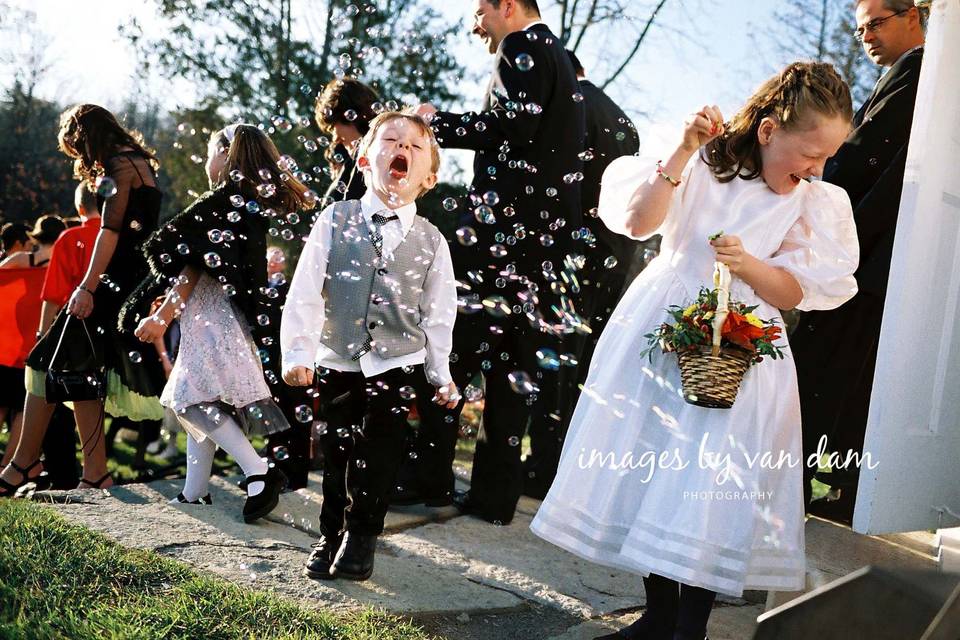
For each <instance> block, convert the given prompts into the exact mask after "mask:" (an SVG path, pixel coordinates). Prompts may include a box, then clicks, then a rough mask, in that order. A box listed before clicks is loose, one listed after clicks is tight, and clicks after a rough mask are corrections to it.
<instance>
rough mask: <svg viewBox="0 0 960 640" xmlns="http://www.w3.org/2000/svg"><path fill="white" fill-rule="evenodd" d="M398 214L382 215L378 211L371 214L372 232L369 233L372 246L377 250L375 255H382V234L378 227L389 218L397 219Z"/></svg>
mask: <svg viewBox="0 0 960 640" xmlns="http://www.w3.org/2000/svg"><path fill="white" fill-rule="evenodd" d="M399 219H400V216H398V215H396V214H393V215H389V216H385V215H382V214H380V213H375V214H373V232H372V233H371V234H370V242H372V243H373V248H374V250H375V251H376V252H377V257H378V258H382V257H383V234H382V233H381V232H380V227H382V226H383V225H385V224H387V223H388V222H390V221H391V220H399Z"/></svg>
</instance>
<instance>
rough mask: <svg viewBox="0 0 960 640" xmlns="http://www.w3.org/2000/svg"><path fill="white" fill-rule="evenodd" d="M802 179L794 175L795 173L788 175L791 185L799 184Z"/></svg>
mask: <svg viewBox="0 0 960 640" xmlns="http://www.w3.org/2000/svg"><path fill="white" fill-rule="evenodd" d="M802 179H803V178H801V177H800V176H798V175H797V174H795V173H791V174H790V180H791V181H792V182H793V184H800V180H802Z"/></svg>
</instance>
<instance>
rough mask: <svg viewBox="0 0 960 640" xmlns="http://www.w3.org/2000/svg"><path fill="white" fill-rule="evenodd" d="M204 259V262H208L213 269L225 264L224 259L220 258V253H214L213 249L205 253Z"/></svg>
mask: <svg viewBox="0 0 960 640" xmlns="http://www.w3.org/2000/svg"><path fill="white" fill-rule="evenodd" d="M203 261H204V262H205V263H206V265H207V266H208V267H210V268H211V269H216V268H217V267H219V266H220V265H221V264H223V260H221V259H220V256H219V255H218V254H216V253H214V252H213V251H211V252H209V253H205V254H204V255H203Z"/></svg>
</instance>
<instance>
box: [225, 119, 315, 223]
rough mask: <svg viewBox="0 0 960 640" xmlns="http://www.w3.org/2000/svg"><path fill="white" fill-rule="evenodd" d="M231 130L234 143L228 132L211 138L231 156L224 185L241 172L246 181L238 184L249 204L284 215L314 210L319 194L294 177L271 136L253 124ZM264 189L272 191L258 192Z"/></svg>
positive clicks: (242, 179) (237, 182)
mask: <svg viewBox="0 0 960 640" xmlns="http://www.w3.org/2000/svg"><path fill="white" fill-rule="evenodd" d="M230 127H232V128H233V136H232V138H233V139H232V140H228V139H227V134H226V131H225V129H220V130H219V131H215V132H214V133H213V135H212V136H211V137H210V140H211V141H212V142H215V143H216V144H217V146H218V147H221V148H223V149H225V150H226V154H227V157H226V161H225V162H224V166H223V175H222V176H219V178H220V180H219V181H220V182H221V183H223V182H227V181H228V180H231V178H230V177H229V176H230V173H231V172H233V171H239V172H240V175H241V176H242V177H241V179H240V180H239V181H234V182H235V184H237V186H238V187H239V189H240V193H242V194H243V196H244V197H245V198H247V199H248V200H256V201H258V202H259V203H260V204H262V205H266V206H268V207H274V208H277V209H280V210H281V211H282V212H284V213H289V212H292V211H296V210H297V209H312V208H313V207H314V205H315V204H316V200H317V197H316V194H315V193H313V192H312V191H310V189H308V188H307V186H306V185H305V184H303V183H302V182H301V181H300V180H298V179H297V178H296V177H295V176H294V175H293V170H294V169H293V167H292V166H287V163H286V162H285V161H284V160H282V159H281V156H280V152H279V151H278V150H277V147H276V145H274V144H273V140H271V139H270V136H268V135H267V134H266V133H264V132H263V131H261V130H260V129H259V128H257V127H255V126H254V125H251V124H237V125H230ZM264 172H266V173H264ZM266 174H269V175H266ZM261 185H272V187H266V188H265V189H258V188H257V187H258V186H261Z"/></svg>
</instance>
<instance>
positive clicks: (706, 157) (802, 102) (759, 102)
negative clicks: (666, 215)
mask: <svg viewBox="0 0 960 640" xmlns="http://www.w3.org/2000/svg"><path fill="white" fill-rule="evenodd" d="M814 115H819V116H824V117H828V118H832V117H840V118H843V119H844V120H846V121H851V120H853V103H852V101H851V99H850V88H849V87H847V83H846V82H844V81H843V78H841V77H840V74H838V73H837V71H836V69H834V68H833V65H831V64H827V63H825V62H794V63H793V64H790V65H788V66H787V67H786V68H785V69H784V70H783V71H781V72H780V73H778V74H777V75H775V76H773V77H771V78H770V79H768V80H767V81H766V82H764V83H763V84H762V85H760V88H759V89H757V91H756V92H755V93H754V94H753V95H752V96H751V97H750V99H749V100H747V103H746V104H745V105H744V106H743V108H741V109H740V111H738V112H737V114H736V115H735V116H733V118H731V119H730V121H729V122H728V123H726V125H725V126H724V131H723V134H722V135H720V136H719V137H717V138H714V139H713V140H711V141H710V142H708V143H707V144H706V145H704V147H703V149H702V151H701V157H702V158H703V161H704V162H705V163H706V164H707V165H708V166H709V167H710V168H711V169H712V170H713V173H714V175H715V176H716V177H717V180H719V181H720V182H730V181H731V180H733V179H734V178H736V177H737V176H740V177H741V178H743V179H744V180H753V179H754V178H756V177H758V176H759V175H760V173H761V171H762V170H763V162H762V160H761V157H760V141H759V140H758V138H757V132H758V130H759V128H760V123H761V121H762V120H763V119H764V118H766V117H770V118H773V119H774V120H776V121H777V123H778V125H779V126H780V127H782V128H784V129H786V130H796V129H800V128H802V127H808V128H809V127H812V126H813V124H812V122H811V117H812V116H814Z"/></svg>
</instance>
